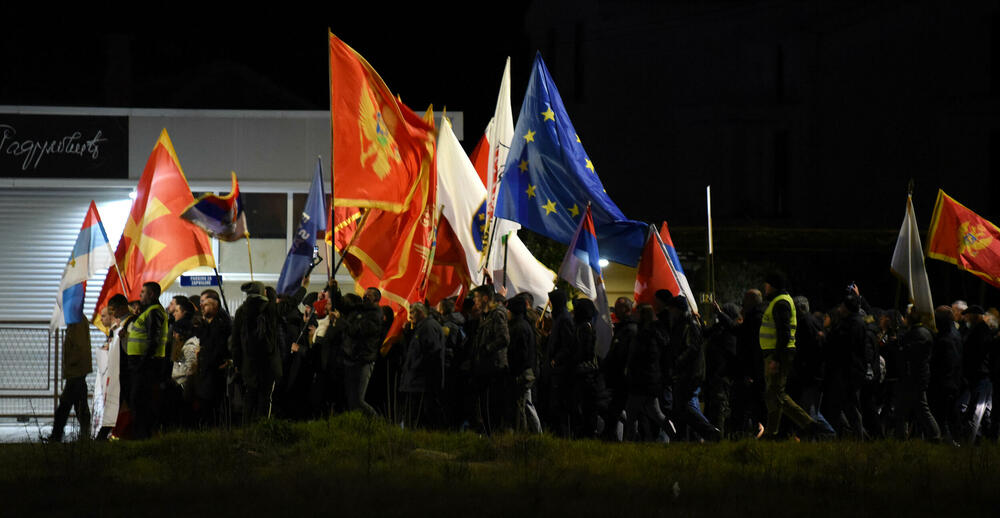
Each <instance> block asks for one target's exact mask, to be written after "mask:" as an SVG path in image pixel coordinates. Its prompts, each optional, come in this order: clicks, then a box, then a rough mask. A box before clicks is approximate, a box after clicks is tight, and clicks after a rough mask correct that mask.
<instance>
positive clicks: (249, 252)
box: [243, 232, 253, 282]
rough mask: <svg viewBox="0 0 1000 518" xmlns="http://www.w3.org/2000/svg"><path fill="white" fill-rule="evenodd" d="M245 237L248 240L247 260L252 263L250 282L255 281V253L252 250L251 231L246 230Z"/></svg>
mask: <svg viewBox="0 0 1000 518" xmlns="http://www.w3.org/2000/svg"><path fill="white" fill-rule="evenodd" d="M243 237H245V238H246V240H247V262H249V264H250V282H253V253H252V252H251V251H250V233H249V232H244V233H243Z"/></svg>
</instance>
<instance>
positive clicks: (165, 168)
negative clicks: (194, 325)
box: [94, 129, 215, 320]
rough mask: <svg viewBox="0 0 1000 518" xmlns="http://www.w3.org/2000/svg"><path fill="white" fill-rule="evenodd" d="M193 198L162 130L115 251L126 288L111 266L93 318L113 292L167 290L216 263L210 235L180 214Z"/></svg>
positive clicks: (133, 293) (136, 293)
mask: <svg viewBox="0 0 1000 518" xmlns="http://www.w3.org/2000/svg"><path fill="white" fill-rule="evenodd" d="M193 202H194V197H193V196H192V195H191V188H190V187H189V186H188V183H187V179H186V178H185V177H184V171H183V170H182V169H181V164H180V161H178V159H177V153H176V152H174V146H173V144H172V143H171V142H170V136H169V135H167V130H165V129H164V130H163V131H162V132H161V133H160V138H159V139H158V140H157V141H156V145H155V146H154V147H153V152H152V154H150V155H149V160H148V161H147V162H146V168H145V169H144V170H143V172H142V177H141V178H140V179H139V185H138V186H137V187H136V198H135V201H134V202H133V203H132V210H131V211H130V212H129V216H128V221H127V222H126V224H125V231H124V232H123V233H122V237H121V240H120V241H118V248H117V249H116V250H115V262H116V263H117V264H118V269H121V273H122V276H123V277H124V279H125V285H126V286H127V289H128V292H127V293H125V291H124V290H123V288H122V281H121V279H120V278H119V275H118V269H116V268H111V269H109V270H108V276H107V277H106V278H105V279H104V287H103V288H102V289H101V295H100V297H99V298H98V300H97V305H96V306H95V312H94V316H95V320H96V319H97V315H99V314H100V310H101V309H102V308H103V307H104V306H105V305H107V301H108V299H110V298H111V297H112V296H113V295H116V294H118V293H125V296H126V297H128V299H129V300H136V299H138V298H139V291H140V290H141V289H142V285H143V283H146V282H157V283H159V284H160V287H161V288H162V289H164V290H165V289H167V287H169V286H170V285H171V284H172V283H173V282H174V280H175V279H176V278H177V277H178V276H179V275H180V274H182V273H184V272H186V271H188V270H192V269H194V268H197V267H199V266H208V267H214V266H215V258H214V257H213V256H212V247H211V244H210V242H209V240H208V236H207V235H206V234H205V232H203V231H202V230H201V229H200V228H198V227H197V226H196V225H195V224H194V223H191V222H190V221H188V220H185V219H182V218H181V214H183V213H184V210H185V209H187V207H188V206H190V205H191V204H192V203H193Z"/></svg>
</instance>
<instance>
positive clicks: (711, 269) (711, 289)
mask: <svg viewBox="0 0 1000 518" xmlns="http://www.w3.org/2000/svg"><path fill="white" fill-rule="evenodd" d="M705 202H706V205H707V209H708V275H707V279H706V284H707V286H706V291H708V296H709V297H710V298H711V301H712V302H714V301H715V246H714V243H713V239H712V186H711V185H708V186H706V187H705Z"/></svg>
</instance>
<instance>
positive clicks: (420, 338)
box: [399, 302, 445, 428]
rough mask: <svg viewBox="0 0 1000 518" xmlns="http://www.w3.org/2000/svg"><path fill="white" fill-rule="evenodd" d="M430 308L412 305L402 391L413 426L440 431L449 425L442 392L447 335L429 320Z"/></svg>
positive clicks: (422, 305)
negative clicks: (446, 424) (446, 420)
mask: <svg viewBox="0 0 1000 518" xmlns="http://www.w3.org/2000/svg"><path fill="white" fill-rule="evenodd" d="M429 313H430V311H429V310H428V309H427V306H425V305H424V304H421V303H419V302H415V303H413V304H410V309H409V325H410V326H412V327H411V329H410V330H409V332H408V335H409V341H408V342H407V344H406V351H405V352H404V353H403V354H404V360H403V368H402V374H401V376H400V382H399V391H400V392H402V393H403V394H405V396H406V401H405V402H404V404H405V407H406V409H407V412H406V413H407V415H408V416H409V422H410V425H411V426H421V425H423V426H427V427H431V428H440V427H442V426H444V424H445V417H444V407H443V406H442V403H441V391H442V389H443V388H444V352H445V351H444V332H443V331H442V329H441V324H439V323H438V321H437V320H435V319H433V318H430V317H429Z"/></svg>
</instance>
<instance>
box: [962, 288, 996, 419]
mask: <svg viewBox="0 0 1000 518" xmlns="http://www.w3.org/2000/svg"><path fill="white" fill-rule="evenodd" d="M984 314H985V311H983V308H982V307H980V306H976V305H973V306H969V309H967V310H965V311H964V312H963V313H962V315H963V316H964V317H965V321H966V322H967V323H968V325H969V331H968V332H967V334H966V335H965V342H964V345H963V348H962V374H963V376H964V377H965V384H966V387H968V391H969V399H968V410H967V411H966V416H965V419H966V420H967V421H969V422H970V423H971V427H972V433H973V434H974V435H975V434H977V433H978V428H979V426H980V425H982V426H988V425H989V423H988V422H980V421H979V419H982V420H983V421H988V417H989V416H988V415H985V414H979V412H978V409H981V408H983V407H984V404H985V402H986V400H987V399H989V397H990V395H991V391H992V386H991V384H990V353H991V349H992V347H993V331H992V330H991V329H990V326H989V325H988V324H987V323H986V320H985V319H984V318H983V315H984ZM973 438H974V437H973Z"/></svg>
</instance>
